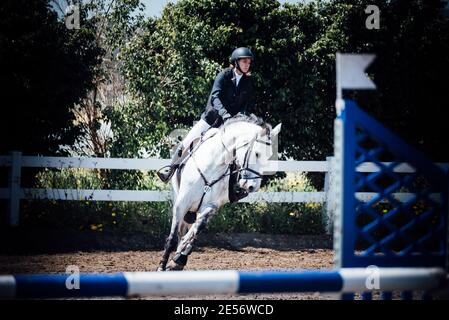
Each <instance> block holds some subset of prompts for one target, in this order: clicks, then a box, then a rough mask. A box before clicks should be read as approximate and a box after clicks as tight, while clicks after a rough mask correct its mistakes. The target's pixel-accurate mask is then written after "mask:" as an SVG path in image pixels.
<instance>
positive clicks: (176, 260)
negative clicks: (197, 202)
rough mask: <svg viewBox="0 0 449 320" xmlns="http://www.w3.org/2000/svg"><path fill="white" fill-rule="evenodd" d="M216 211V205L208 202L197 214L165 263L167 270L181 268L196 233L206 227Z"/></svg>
mask: <svg viewBox="0 0 449 320" xmlns="http://www.w3.org/2000/svg"><path fill="white" fill-rule="evenodd" d="M216 212H217V206H215V205H212V204H209V205H207V206H205V207H204V209H203V210H202V211H201V212H200V213H199V214H198V217H197V219H196V221H195V223H194V224H192V226H191V227H190V229H189V231H188V232H187V233H186V235H185V236H184V237H182V239H181V241H180V243H179V245H178V248H177V250H176V253H175V255H174V257H173V259H172V260H170V262H169V263H168V265H167V270H182V269H184V267H185V265H186V264H187V258H188V256H189V254H190V253H191V252H192V249H193V242H194V241H195V239H196V237H197V235H198V234H199V233H200V232H201V231H202V230H203V229H204V228H205V227H206V224H207V222H208V220H209V219H210V217H212V216H213V215H214V214H215V213H216Z"/></svg>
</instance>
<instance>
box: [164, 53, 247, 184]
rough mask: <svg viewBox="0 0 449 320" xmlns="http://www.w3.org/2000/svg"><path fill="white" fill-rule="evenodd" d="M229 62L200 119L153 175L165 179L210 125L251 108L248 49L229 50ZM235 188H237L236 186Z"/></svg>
mask: <svg viewBox="0 0 449 320" xmlns="http://www.w3.org/2000/svg"><path fill="white" fill-rule="evenodd" d="M230 61H231V65H230V67H229V68H226V69H224V70H223V71H221V72H220V73H219V74H218V75H217V77H216V78H215V82H214V85H213V87H212V91H211V93H210V95H209V99H208V101H207V105H206V109H205V111H204V112H203V113H202V115H201V119H200V120H199V121H198V122H197V123H196V124H195V125H194V126H193V128H192V129H191V130H190V132H189V133H188V134H187V136H186V137H185V138H184V139H183V141H182V142H181V143H180V144H179V146H178V148H177V149H176V151H175V153H174V154H173V157H172V159H171V164H170V165H169V166H166V167H163V168H161V169H160V170H159V171H158V172H157V175H158V176H159V178H160V179H161V180H162V181H164V182H168V181H169V180H170V179H171V177H172V176H173V173H174V172H175V171H176V168H177V167H178V164H179V163H181V162H182V160H183V158H184V157H185V155H186V154H187V152H184V151H185V150H187V149H188V148H189V146H190V144H191V143H192V142H193V141H194V140H195V139H197V138H199V137H201V134H202V133H204V132H205V131H207V130H208V129H209V128H210V127H219V126H221V124H223V122H224V121H225V120H227V119H229V118H230V117H233V116H235V115H236V114H237V113H239V112H240V113H246V111H247V110H248V109H251V108H252V105H253V101H254V92H253V85H252V79H251V76H250V73H249V69H250V66H251V63H252V62H253V61H254V55H253V53H252V52H251V50H250V49H249V48H245V47H241V48H237V49H235V50H234V51H233V52H232V55H231V59H230ZM237 189H238V188H237Z"/></svg>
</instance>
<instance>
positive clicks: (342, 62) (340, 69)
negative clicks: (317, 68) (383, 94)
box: [337, 53, 376, 89]
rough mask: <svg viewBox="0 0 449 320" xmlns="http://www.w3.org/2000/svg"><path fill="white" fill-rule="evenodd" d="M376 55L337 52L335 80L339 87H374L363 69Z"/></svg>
mask: <svg viewBox="0 0 449 320" xmlns="http://www.w3.org/2000/svg"><path fill="white" fill-rule="evenodd" d="M375 57H376V55H374V54H352V53H337V82H339V84H340V89H376V85H375V84H374V82H372V81H371V79H370V78H368V77H367V76H366V73H365V69H366V68H367V67H368V66H369V65H370V64H371V62H372V61H373V60H374V58H375Z"/></svg>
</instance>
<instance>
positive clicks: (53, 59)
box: [0, 0, 103, 155]
mask: <svg viewBox="0 0 449 320" xmlns="http://www.w3.org/2000/svg"><path fill="white" fill-rule="evenodd" d="M84 14H85V12H84V11H83V12H82V17H81V18H84V17H85V16H84ZM102 54H103V51H102V50H101V48H100V47H98V45H97V43H96V41H95V34H94V32H93V30H92V29H89V27H88V25H86V27H85V26H82V27H81V28H80V29H72V30H69V29H67V28H66V26H65V23H64V21H62V20H61V19H58V16H57V14H56V12H54V11H52V10H51V9H50V5H49V1H48V0H36V1H25V0H5V1H2V2H1V4H0V69H1V70H2V72H1V73H0V84H1V88H2V92H3V96H2V101H3V103H4V111H8V113H7V114H5V113H4V114H3V116H2V117H0V135H1V136H2V137H8V139H3V141H2V143H1V145H0V154H6V153H8V152H10V151H12V150H21V151H24V152H25V153H27V154H33V155H34V154H42V153H44V154H52V153H56V152H58V151H59V145H61V144H72V143H73V142H74V139H75V137H76V135H77V134H78V133H79V131H78V130H77V128H76V126H74V125H73V114H72V113H71V108H72V107H73V105H74V104H75V103H79V102H80V101H81V100H82V98H83V97H85V95H86V94H87V92H88V90H90V89H91V88H92V79H93V78H94V77H95V76H96V74H97V72H98V65H99V63H100V57H101V55H102Z"/></svg>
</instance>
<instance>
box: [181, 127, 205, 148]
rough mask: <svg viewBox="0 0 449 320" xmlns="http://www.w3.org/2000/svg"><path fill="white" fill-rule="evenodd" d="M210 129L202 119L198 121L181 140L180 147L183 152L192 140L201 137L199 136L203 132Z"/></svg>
mask: <svg viewBox="0 0 449 320" xmlns="http://www.w3.org/2000/svg"><path fill="white" fill-rule="evenodd" d="M209 128H210V125H209V124H208V123H207V122H206V121H204V120H203V119H200V120H199V121H198V122H197V123H196V124H195V125H194V126H193V127H192V129H190V132H189V133H188V134H187V135H186V137H185V138H184V140H182V146H183V147H184V150H186V149H187V148H189V146H190V144H191V143H192V141H193V140H195V139H197V138H199V137H201V134H202V133H203V132H205V131H207V130H208V129H209Z"/></svg>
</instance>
